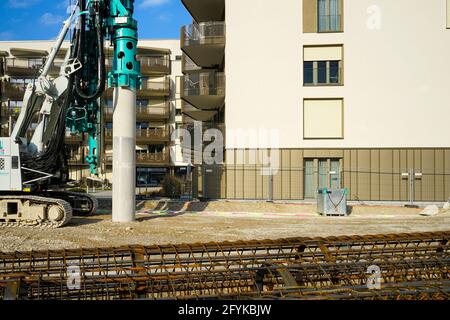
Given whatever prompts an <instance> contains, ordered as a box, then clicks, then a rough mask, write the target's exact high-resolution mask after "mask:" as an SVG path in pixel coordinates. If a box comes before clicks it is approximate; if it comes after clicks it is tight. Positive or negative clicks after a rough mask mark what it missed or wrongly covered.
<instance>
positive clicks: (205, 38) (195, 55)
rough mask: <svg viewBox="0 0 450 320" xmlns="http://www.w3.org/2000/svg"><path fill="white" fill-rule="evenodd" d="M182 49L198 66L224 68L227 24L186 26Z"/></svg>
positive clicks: (210, 23) (182, 36) (182, 38)
mask: <svg viewBox="0 0 450 320" xmlns="http://www.w3.org/2000/svg"><path fill="white" fill-rule="evenodd" d="M181 49H182V50H183V52H184V53H185V54H186V55H188V56H189V58H190V59H191V60H192V61H193V62H194V63H195V64H196V65H197V66H200V67H202V68H213V67H220V66H222V65H223V62H224V58H225V22H220V21H219V22H202V23H200V24H190V25H187V26H184V27H183V28H182V29H181Z"/></svg>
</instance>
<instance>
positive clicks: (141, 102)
mask: <svg viewBox="0 0 450 320" xmlns="http://www.w3.org/2000/svg"><path fill="white" fill-rule="evenodd" d="M136 106H138V107H148V99H137V100H136Z"/></svg>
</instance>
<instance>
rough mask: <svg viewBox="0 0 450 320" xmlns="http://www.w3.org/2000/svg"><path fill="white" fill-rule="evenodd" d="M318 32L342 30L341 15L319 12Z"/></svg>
mask: <svg viewBox="0 0 450 320" xmlns="http://www.w3.org/2000/svg"><path fill="white" fill-rule="evenodd" d="M318 31H319V32H342V15H336V14H334V15H321V14H319V28H318Z"/></svg>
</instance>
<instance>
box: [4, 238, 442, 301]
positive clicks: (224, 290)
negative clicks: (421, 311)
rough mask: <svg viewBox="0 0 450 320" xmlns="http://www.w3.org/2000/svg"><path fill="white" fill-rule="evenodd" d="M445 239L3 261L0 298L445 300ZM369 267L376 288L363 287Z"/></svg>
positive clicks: (147, 250) (127, 251)
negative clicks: (379, 284)
mask: <svg viewBox="0 0 450 320" xmlns="http://www.w3.org/2000/svg"><path fill="white" fill-rule="evenodd" d="M449 238H450V232H440V233H419V234H398V235H369V236H353V237H330V238H294V239H281V240H264V241H247V242H243V241H239V242H225V243H208V244H193V245H187V244H182V245H165V246H147V247H145V246H128V247H120V248H103V249H79V250H62V251H45V252H44V251H40V252H37V251H34V252H28V253H21V252H14V253H0V287H2V288H3V290H0V297H3V298H5V297H6V298H10V297H13V298H28V299H134V298H144V299H174V298H176V299H184V298H193V297H195V298H198V299H201V298H206V297H209V298H289V299H290V298H293V299H310V298H314V299H317V298H318V297H320V298H324V297H328V296H330V297H335V296H336V298H340V297H342V298H349V296H348V295H346V294H342V293H341V292H343V291H342V289H343V288H345V290H347V291H348V290H353V291H351V292H353V294H352V295H350V298H358V299H359V298H361V299H366V298H369V299H370V298H381V297H382V298H396V299H397V298H405V297H407V298H411V297H412V292H416V295H414V297H416V298H426V297H429V298H433V299H435V298H439V297H448V294H449V287H448V280H449V275H448V274H449V273H448V267H449V259H450V258H449ZM373 267H375V269H373ZM371 268H372V269H373V270H372V271H371V272H375V276H376V277H377V279H382V289H380V288H378V289H376V291H373V290H370V289H369V286H368V285H367V284H368V281H369V280H370V279H372V278H371V277H374V275H372V274H371V273H370V272H369V271H370V270H371ZM377 270H378V271H377ZM368 272H369V273H368ZM377 272H378V273H377ZM369 278H370V279H369ZM74 279H75V280H74ZM70 281H74V285H70ZM428 283H429V284H430V285H429V286H427V284H428ZM413 284H420V286H419V285H417V286H416V285H413ZM411 286H413V287H417V289H414V290H412V291H411ZM361 288H366V289H365V290H363V289H361ZM335 290H338V291H335ZM339 290H341V291H339ZM347 291H346V292H347ZM2 292H3V293H2ZM330 292H334V293H333V294H332V295H331V294H329V293H330ZM335 292H339V294H336V293H335ZM388 293H389V294H388Z"/></svg>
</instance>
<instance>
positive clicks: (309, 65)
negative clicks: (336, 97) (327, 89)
mask: <svg viewBox="0 0 450 320" xmlns="http://www.w3.org/2000/svg"><path fill="white" fill-rule="evenodd" d="M303 84H304V85H305V86H318V85H342V84H343V81H342V46H333V47H326V46H323V47H305V48H304V62H303Z"/></svg>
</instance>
